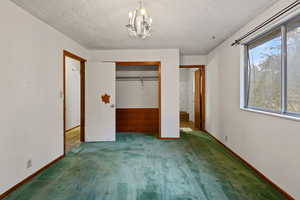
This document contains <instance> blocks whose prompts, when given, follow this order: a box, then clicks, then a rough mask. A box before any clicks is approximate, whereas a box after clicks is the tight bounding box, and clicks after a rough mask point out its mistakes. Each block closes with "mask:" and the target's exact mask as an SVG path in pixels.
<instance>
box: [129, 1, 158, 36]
mask: <svg viewBox="0 0 300 200" xmlns="http://www.w3.org/2000/svg"><path fill="white" fill-rule="evenodd" d="M151 25H152V18H151V17H150V16H149V15H148V13H147V11H146V9H145V8H144V6H143V1H142V0H141V1H140V2H139V7H138V8H136V9H135V10H134V11H131V12H129V24H128V25H126V27H127V29H128V31H129V34H130V35H131V36H134V37H138V38H142V39H145V38H146V37H149V36H151Z"/></svg>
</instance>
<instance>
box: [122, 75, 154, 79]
mask: <svg viewBox="0 0 300 200" xmlns="http://www.w3.org/2000/svg"><path fill="white" fill-rule="evenodd" d="M147 78H158V76H119V77H117V79H147Z"/></svg>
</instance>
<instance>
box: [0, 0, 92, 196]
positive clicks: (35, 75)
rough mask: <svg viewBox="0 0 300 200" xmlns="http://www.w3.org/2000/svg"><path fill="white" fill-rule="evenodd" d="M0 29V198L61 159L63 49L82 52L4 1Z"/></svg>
mask: <svg viewBox="0 0 300 200" xmlns="http://www.w3.org/2000/svg"><path fill="white" fill-rule="evenodd" d="M0 24H1V37H0V44H1V45H0V55H1V66H2V67H1V70H2V71H1V73H0V90H1V104H0V110H1V115H0V126H1V139H0V152H1V155H0V163H1V164H0V177H1V178H0V194H1V193H3V192H5V191H6V190H8V189H9V188H10V187H12V186H14V185H15V184H17V183H18V182H20V181H21V180H23V179H24V178H26V177H27V176H29V175H31V174H33V173H34V172H35V171H37V170H38V169H40V168H41V167H44V166H45V165H46V164H48V163H49V162H51V161H52V160H54V159H56V158H57V157H59V156H61V155H63V99H62V98H61V97H60V91H62V88H63V81H62V80H63V66H62V65H63V49H66V50H69V51H71V52H73V53H75V54H78V55H79V56H83V57H85V55H86V53H87V52H86V51H85V50H84V49H83V48H82V47H81V46H80V45H78V44H77V43H75V42H74V41H72V40H70V39H68V38H67V37H65V36H64V35H63V34H61V33H59V32H58V31H56V30H55V29H53V28H51V27H49V26H48V25H46V24H45V23H43V22H41V21H39V20H38V19H36V18H35V17H33V16H31V15H30V14H28V13H27V12H26V11H24V10H23V9H21V8H19V7H17V6H16V5H15V4H13V3H12V2H10V1H9V0H1V1H0ZM28 159H32V167H31V168H29V169H26V163H27V160H28Z"/></svg>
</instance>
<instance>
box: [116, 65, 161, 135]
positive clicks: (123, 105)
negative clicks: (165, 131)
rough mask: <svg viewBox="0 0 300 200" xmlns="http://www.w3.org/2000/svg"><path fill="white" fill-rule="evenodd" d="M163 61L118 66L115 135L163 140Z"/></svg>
mask: <svg viewBox="0 0 300 200" xmlns="http://www.w3.org/2000/svg"><path fill="white" fill-rule="evenodd" d="M160 81H161V79H160V62H117V63H116V132H117V133H142V134H151V135H153V136H156V137H158V138H160V136H161V135H160V126H161V121H160V119H161V117H160V114H161V97H160V91H161V82H160Z"/></svg>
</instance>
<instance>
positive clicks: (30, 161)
mask: <svg viewBox="0 0 300 200" xmlns="http://www.w3.org/2000/svg"><path fill="white" fill-rule="evenodd" d="M31 167H32V160H31V159H29V160H27V163H26V168H27V169H29V168H31Z"/></svg>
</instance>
